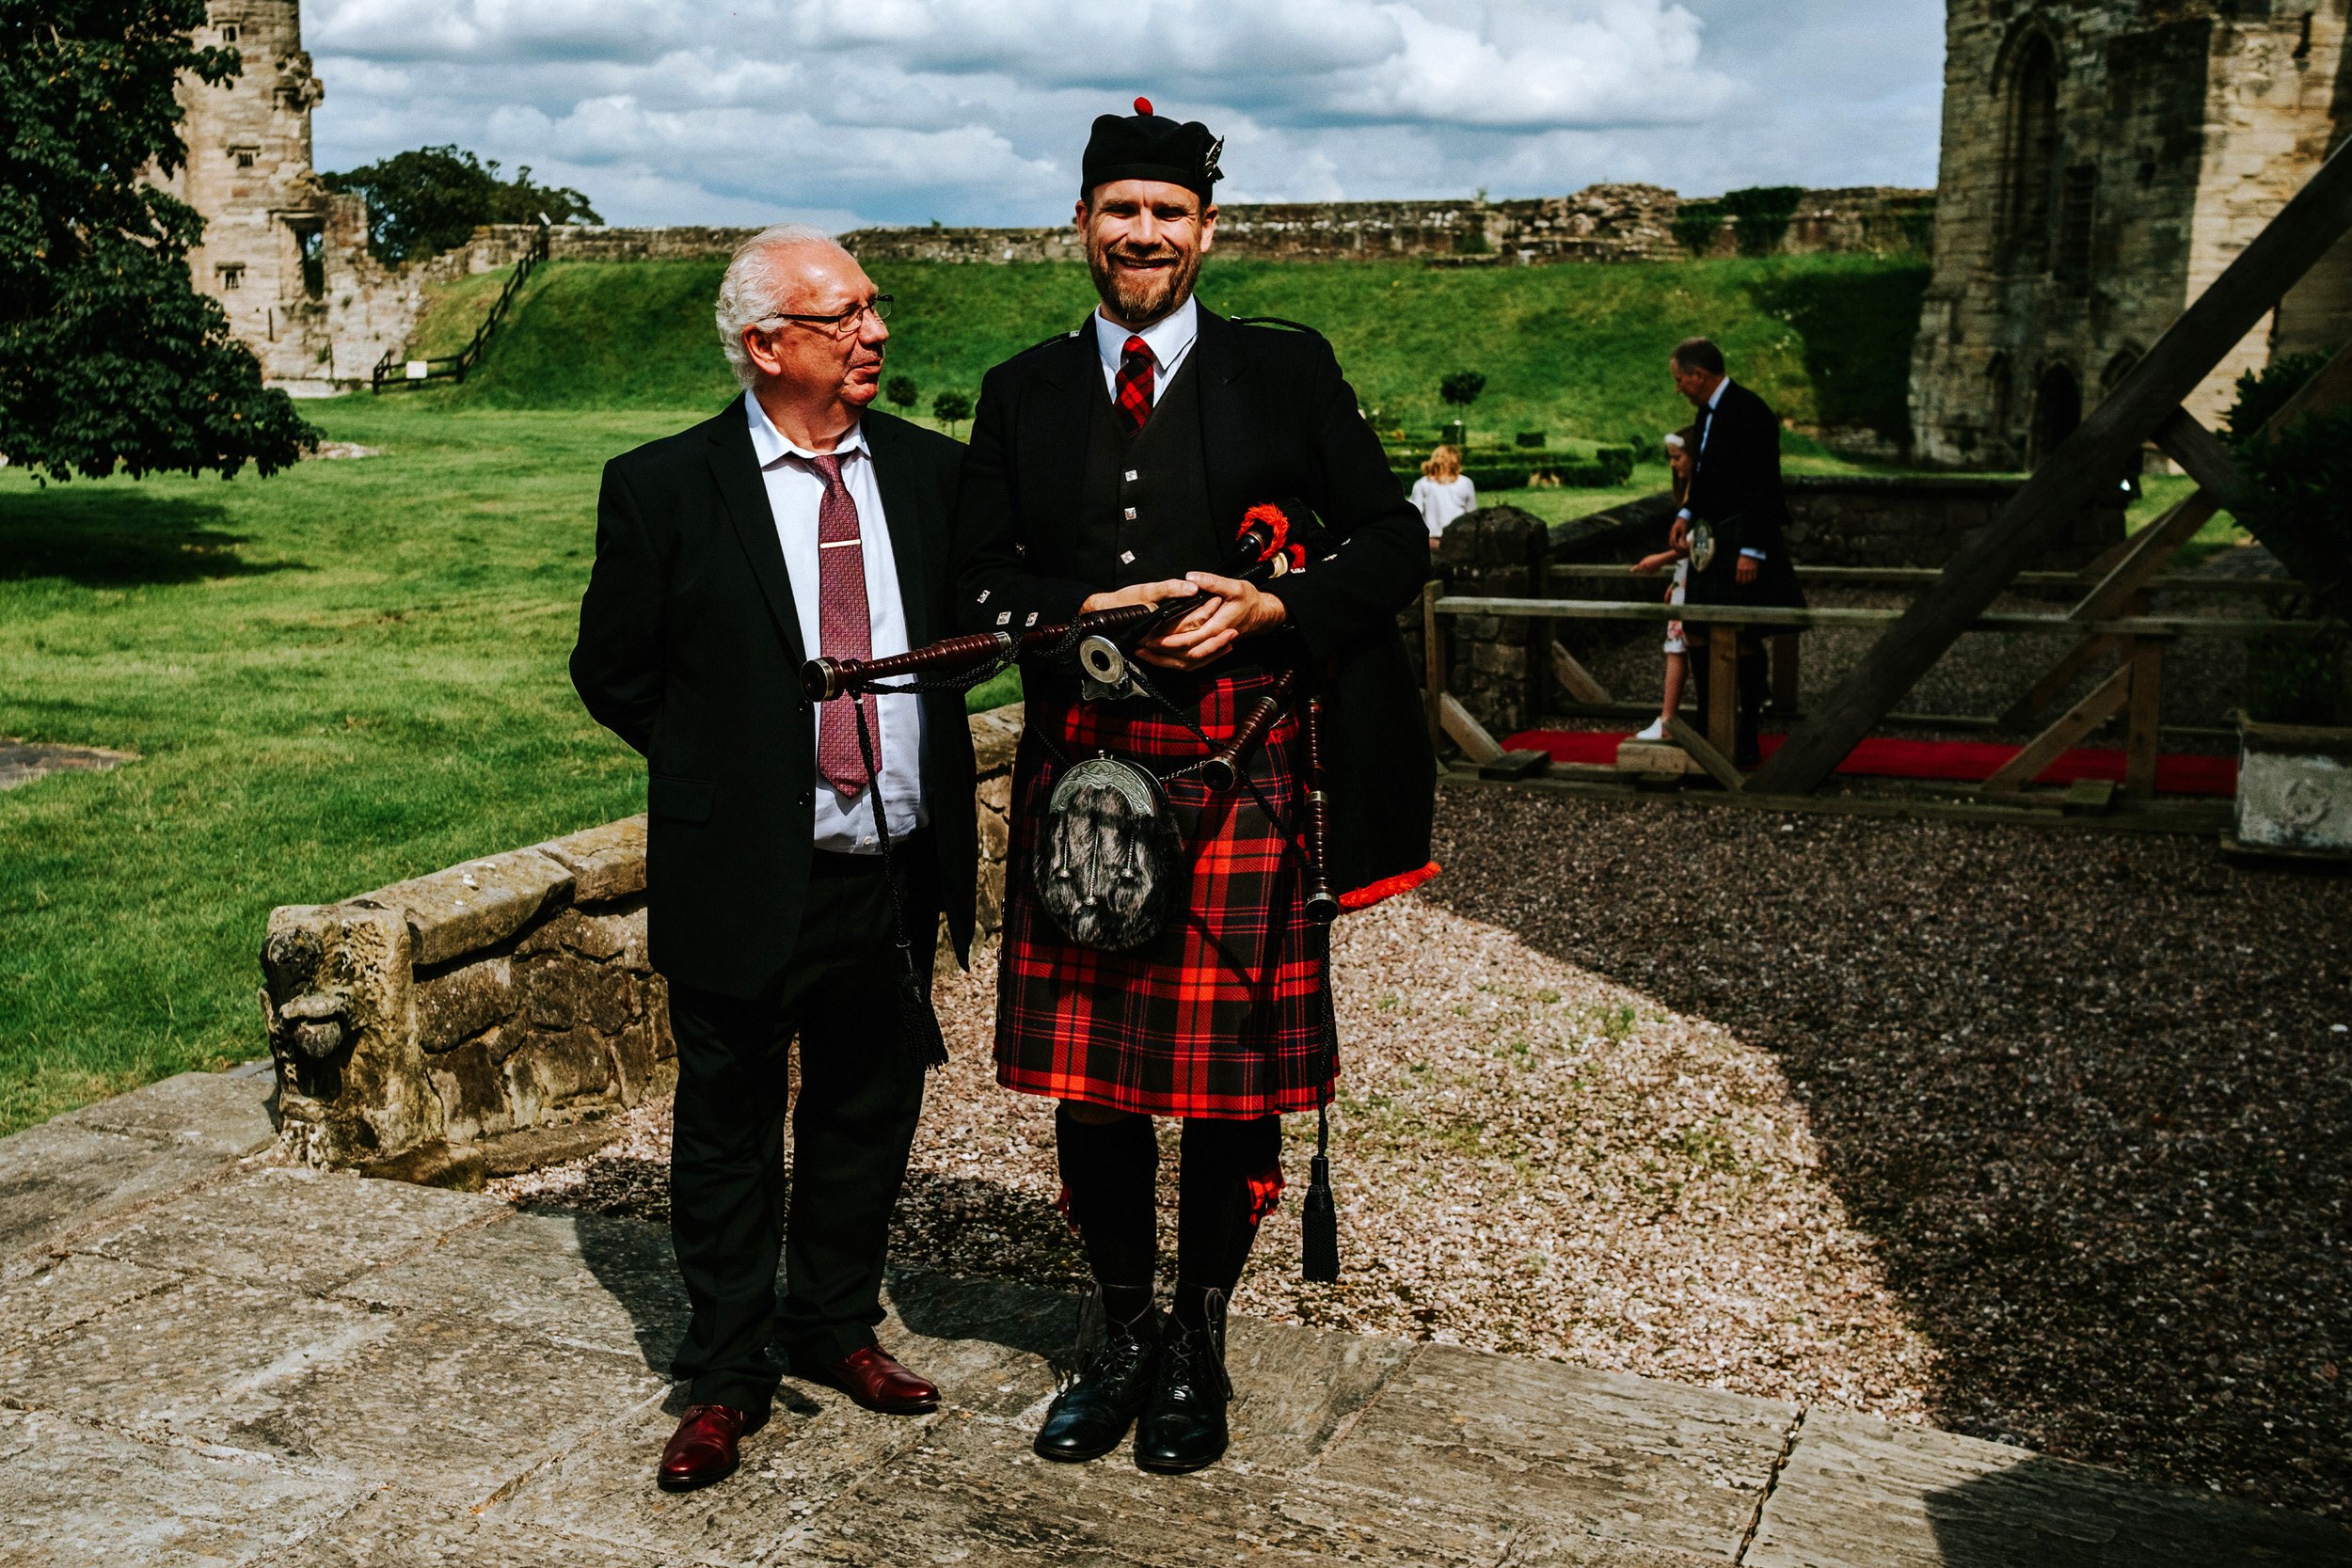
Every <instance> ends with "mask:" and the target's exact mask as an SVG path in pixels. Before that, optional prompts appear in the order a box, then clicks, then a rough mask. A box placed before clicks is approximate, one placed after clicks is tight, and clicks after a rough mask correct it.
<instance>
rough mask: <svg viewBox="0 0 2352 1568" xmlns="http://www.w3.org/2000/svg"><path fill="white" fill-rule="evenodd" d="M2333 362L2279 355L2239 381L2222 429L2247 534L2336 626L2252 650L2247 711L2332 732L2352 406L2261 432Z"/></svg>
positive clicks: (2348, 569)
mask: <svg viewBox="0 0 2352 1568" xmlns="http://www.w3.org/2000/svg"><path fill="white" fill-rule="evenodd" d="M2327 362H2328V356H2326V355H2324V354H2290V355H2282V356H2280V357H2279V358H2277V359H2275V360H2273V361H2271V363H2270V364H2269V365H2267V366H2266V367H2265V368H2264V369H2262V370H2260V371H2249V372H2246V373H2245V374H2244V375H2241V376H2239V377H2238V381H2237V402H2236V403H2235V404H2233V405H2232V407H2231V409H2230V412H2229V415H2228V417H2227V419H2226V420H2225V421H2224V429H2226V430H2227V432H2228V434H2229V438H2230V441H2231V443H2232V444H2233V446H2234V447H2235V448H2236V449H2237V466H2238V474H2239V476H2240V477H2241V478H2242V479H2243V480H2244V481H2245V483H2246V491H2245V494H2243V495H2242V496H2240V497H2238V498H2237V500H2236V505H2235V507H2234V510H2235V511H2236V513H2237V516H2238V521H2239V522H2240V523H2242V524H2244V525H2245V527H2246V531H2248V532H2249V533H2251V534H2252V535H2253V536H2254V537H2255V538H2256V539H2258V540H2260V541H2261V542H2262V545H2263V547H2264V548H2265V549H2267V550H2268V551H2269V552H2270V553H2271V554H2272V555H2274V556H2277V557H2278V558H2279V563H2280V565H2282V566H2284V567H2285V568H2286V569H2287V570H2288V571H2290V572H2292V573H2293V574H2295V576H2296V578H2299V579H2300V580H2301V581H2302V582H2303V583H2304V584H2306V585H2307V586H2308V587H2309V588H2310V589H2311V591H2312V603H2311V604H2310V605H2309V606H2301V605H2296V604H2293V603H2286V604H2282V605H2281V606H2280V610H2281V611H2282V612H2283V613H2286V614H2290V615H2292V614H2296V613H2305V612H2308V610H2318V612H2319V613H2320V614H2321V615H2323V616H2324V617H2326V618H2327V619H2329V620H2331V621H2334V622H2335V623H2337V624H2336V626H2334V627H2332V628H2330V629H2329V630H2328V631H2325V632H2322V633H2320V634H2318V635H2316V636H2313V635H2311V634H2308V633H2300V632H2297V633H2288V632H2284V631H2280V632H2276V633H2273V634H2271V635H2270V636H2268V637H2265V638H2260V639H2257V640H2256V641H2255V642H2254V643H2253V645H2252V646H2251V647H2249V649H2248V654H2249V658H2248V669H2249V674H2250V677H2251V678H2250V681H2249V690H2248V692H2247V704H2246V707H2247V712H2248V713H2249V714H2250V715H2252V716H2253V717H2254V718H2256V719H2264V720H2271V721H2280V722H2287V723H2303V724H2325V723H2330V722H2334V721H2338V720H2340V719H2341V718H2342V717H2343V715H2344V707H2345V697H2346V693H2345V690H2344V647H2345V642H2346V629H2345V628H2346V624H2347V623H2352V408H2335V409H2330V410H2328V411H2327V412H2325V413H2316V414H2306V415H2304V416H2303V417H2302V418H2300V419H2298V420H2295V421H2294V422H2293V423H2292V424H2290V425H2288V426H2287V427H2286V428H2285V429H2284V430H2281V431H2278V432H2276V433H2274V434H2271V435H2264V434H2261V432H2262V428H2263V426H2264V425H2265V423H2267V422H2268V421H2269V420H2270V417H2271V416H2272V415H2274V414H2276V413H2277V412H2278V411H2279V410H2280V408H2282V407H2284V406H2285V405H2286V403H2287V400H2288V399H2290V398H2292V397H2294V396H2295V394H2296V392H2298V391H2300V390H2302V388H2303V385H2304V383H2306V382H2308V381H2309V380H2311V378H2312V376H2314V375H2316V374H2318V373H2319V370H2320V367H2321V366H2323V365H2325V364H2326V363H2327Z"/></svg>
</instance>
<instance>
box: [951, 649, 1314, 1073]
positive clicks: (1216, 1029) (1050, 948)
mask: <svg viewBox="0 0 2352 1568" xmlns="http://www.w3.org/2000/svg"><path fill="white" fill-rule="evenodd" d="M1153 675H1154V678H1158V679H1161V680H1162V684H1163V687H1164V689H1167V690H1168V695H1169V697H1170V698H1171V700H1172V701H1174V702H1175V703H1176V704H1177V705H1179V706H1180V707H1182V708H1184V709H1185V710H1186V711H1187V712H1188V713H1190V715H1191V717H1192V718H1193V720H1194V721H1195V722H1196V723H1197V724H1199V725H1200V729H1201V731H1202V733H1203V734H1205V735H1206V736H1208V737H1209V739H1210V740H1211V741H1212V742H1214V743H1218V744H1222V743H1223V742H1224V741H1225V740H1227V739H1229V738H1231V736H1232V734H1233V731H1234V729H1235V727H1236V725H1237V724H1238V723H1239V721H1240V720H1241V717H1242V716H1243V715H1244V714H1245V713H1247V712H1248V709H1249V707H1250V705H1251V704H1252V703H1254V702H1255V701H1256V700H1257V698H1258V696H1259V695H1260V694H1261V693H1262V692H1263V691H1264V690H1265V689H1266V688H1267V687H1269V686H1271V685H1272V684H1273V682H1274V680H1275V678H1276V676H1275V674H1274V673H1271V672H1267V673H1248V674H1239V675H1231V676H1216V677H1208V678H1195V679H1192V680H1183V681H1180V680H1177V679H1173V678H1168V677H1160V676H1159V675H1158V673H1157V672H1153ZM1300 722H1301V721H1300V715H1299V714H1298V713H1297V712H1295V711H1294V712H1290V713H1286V714H1284V715H1283V717H1282V718H1281V719H1280V720H1279V721H1276V723H1275V724H1274V725H1273V726H1272V728H1270V729H1269V730H1268V731H1267V732H1266V735H1265V736H1264V738H1263V741H1261V743H1260V744H1259V746H1258V748H1257V749H1256V751H1255V752H1253V753H1252V755H1251V756H1250V757H1249V759H1248V771H1249V776H1250V778H1251V779H1253V780H1254V781H1256V783H1257V785H1258V789H1259V791H1260V792H1261V793H1263V795H1264V796H1265V798H1266V800H1267V802H1268V803H1269V804H1271V805H1272V806H1273V808H1274V810H1275V812H1276V813H1277V814H1278V816H1279V817H1280V818H1281V820H1283V821H1284V822H1292V823H1295V822H1296V821H1297V819H1298V811H1299V806H1300V802H1301V801H1302V800H1304V799H1305V796H1306V781H1305V773H1306V759H1305V754H1304V740H1303V737H1302V734H1301V730H1300ZM1040 731H1042V732H1043V733H1044V734H1045V735H1047V736H1051V737H1052V739H1053V742H1054V746H1055V748H1057V749H1058V751H1059V752H1060V754H1061V755H1062V756H1064V757H1067V758H1068V759H1070V760H1071V761H1072V762H1077V761H1081V760H1084V759H1085V758H1087V757H1089V756H1092V755H1095V754H1097V753H1098V752H1109V753H1111V754H1112V755H1115V756H1119V757H1123V758H1125V759H1127V760H1129V761H1132V762H1136V763H1140V764H1141V765H1143V766H1144V767H1146V768H1150V769H1151V770H1152V772H1153V773H1155V774H1159V775H1161V776H1162V778H1163V781H1164V784H1165V787H1166V789H1167V791H1168V802H1169V804H1170V806H1171V807H1173V808H1174V810H1175V814H1176V818H1177V821H1178V822H1179V823H1180V824H1181V825H1182V826H1183V828H1184V857H1183V863H1184V866H1185V869H1186V876H1185V880H1184V887H1183V888H1182V890H1181V892H1180V901H1181V908H1179V909H1175V910H1171V911H1170V912H1169V916H1168V920H1167V922H1166V924H1165V925H1164V927H1162V929H1161V931H1160V933H1159V935H1158V936H1157V937H1155V938H1154V939H1153V940H1152V942H1148V943H1146V944H1145V945H1143V946H1142V947H1140V948H1136V949H1135V950H1133V951H1130V952H1124V953H1112V952H1105V951H1104V950H1102V949H1100V948H1095V947H1088V946H1084V945H1082V944H1080V943H1078V942H1072V941H1071V940H1070V939H1069V938H1068V937H1066V936H1064V935H1063V934H1062V930H1061V927H1058V926H1057V925H1056V924H1055V922H1054V919H1053V917H1052V916H1051V915H1049V914H1047V913H1046V912H1045V911H1044V909H1043V908H1042V907H1041V905H1040V904H1039V902H1038V898H1037V894H1036V891H1035V889H1034V887H1033V885H1032V883H1031V880H1030V876H1029V861H1030V856H1031V853H1032V851H1033V849H1034V847H1035V845H1036V841H1037V829H1038V824H1039V822H1040V821H1041V817H1042V816H1043V813H1044V807H1045V800H1046V797H1047V796H1048V795H1049V794H1051V793H1052V790H1053V785H1054V781H1055V780H1056V778H1057V777H1058V776H1059V771H1060V768H1059V766H1058V765H1057V763H1056V762H1055V761H1054V758H1053V753H1052V752H1049V750H1048V749H1047V748H1046V747H1045V746H1044V745H1043V744H1042V743H1041V740H1040V738H1039V732H1040ZM1204 754H1205V752H1204V751H1203V749H1202V747H1201V744H1200V740H1199V739H1198V738H1196V737H1195V736H1193V734H1192V733H1191V731H1189V730H1188V729H1186V728H1185V727H1184V725H1183V724H1181V723H1179V722H1178V721H1177V720H1176V719H1175V718H1174V717H1173V716H1171V715H1170V714H1168V711H1167V710H1166V709H1164V708H1162V707H1160V706H1159V705H1157V704H1154V703H1152V702H1151V701H1150V700H1149V699H1129V700H1127V701H1123V702H1118V703H1079V702H1065V701H1061V700H1059V699H1057V698H1055V697H1053V696H1050V695H1048V694H1046V693H1043V692H1039V691H1033V692H1032V694H1031V696H1030V698H1029V702H1028V728H1027V730H1026V731H1025V734H1024V736H1023V737H1022V742H1021V750H1020V753H1019V755H1018V757H1017V759H1016V760H1015V762H1014V766H1013V786H1012V809H1011V819H1012V834H1011V847H1010V851H1009V854H1008V856H1007V860H1006V867H1005V927H1004V942H1003V948H1002V953H1001V958H1000V963H1001V972H1000V975H999V981H998V989H997V1003H996V1079H997V1082H998V1083H1000V1084H1002V1085H1005V1086H1006V1087H1008V1088H1012V1089H1019V1090H1022V1091H1024V1092H1025V1093H1029V1094H1041V1095H1050V1096H1052V1097H1053V1098H1055V1099H1057V1100H1078V1101H1087V1102H1089V1103H1090V1104H1096V1105H1104V1106H1109V1107H1111V1108H1113V1109H1116V1110H1121V1111H1132V1112H1138V1113H1141V1114H1144V1115H1147V1116H1160V1117H1263V1116H1271V1115H1275V1114H1277V1113H1279V1112H1287V1111H1311V1110H1314V1109H1316V1108H1317V1107H1318V1106H1321V1105H1324V1104H1327V1103H1328V1101H1329V1100H1330V1097H1331V1085H1332V1081H1333V1078H1334V1076H1335V1075H1336V1071H1337V1066H1336V1062H1335V1060H1334V1058H1333V1055H1332V1051H1331V1043H1330V1040H1329V1037H1328V1036H1327V1029H1326V1021H1327V1016H1328V1014H1327V1006H1328V1003H1327V995H1326V991H1327V987H1328V985H1329V975H1328V974H1327V964H1326V962H1325V959H1324V957H1323V954H1324V951H1325V947H1326V945H1327V932H1326V931H1325V930H1324V929H1323V928H1321V927H1317V926H1316V925H1315V924H1314V923H1313V922H1312V921H1311V920H1309V919H1308V918H1307V915H1306V912H1305V909H1304V903H1303V898H1304V891H1305V869H1304V863H1303V860H1302V857H1301V855H1300V854H1299V853H1298V852H1297V850H1296V849H1295V847H1292V846H1288V845H1286V844H1285V842H1284V840H1283V836H1282V833H1281V832H1280V830H1279V828H1277V827H1276V826H1275V825H1274V824H1273V823H1270V822H1268V821H1267V820H1266V816H1265V813H1264V812H1263V810H1262V809H1261V808H1260V807H1259V805H1258V802H1257V800H1255V799H1254V798H1253V797H1252V796H1251V795H1250V793H1249V792H1248V790H1246V789H1238V788H1237V789H1235V790H1233V791H1232V792H1231V793H1219V792H1217V791H1215V790H1212V789H1210V788H1209V787H1208V786H1207V785H1206V784H1202V783H1201V782H1200V779H1199V778H1198V777H1194V776H1187V777H1182V778H1168V777H1167V775H1168V772H1169V771H1171V770H1172V769H1174V768H1181V767H1183V766H1184V765H1185V764H1187V763H1191V762H1195V761H1198V760H1199V759H1200V757H1201V756H1202V755H1204Z"/></svg>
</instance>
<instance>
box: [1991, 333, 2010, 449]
mask: <svg viewBox="0 0 2352 1568" xmlns="http://www.w3.org/2000/svg"><path fill="white" fill-rule="evenodd" d="M2011 380H2012V377H2011V376H2010V363H2009V356H2008V355H2006V354H1996V355H1994V356H1993V362H1992V363H1991V364H1989V365H1987V366H1985V368H1984V428H1985V431H1986V433H1987V435H1988V436H1991V438H1992V442H1993V445H1994V447H1996V448H1998V449H2001V450H2003V451H2006V450H2008V447H2009V444H2010V434H2009V415H2010V382H2011Z"/></svg>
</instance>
